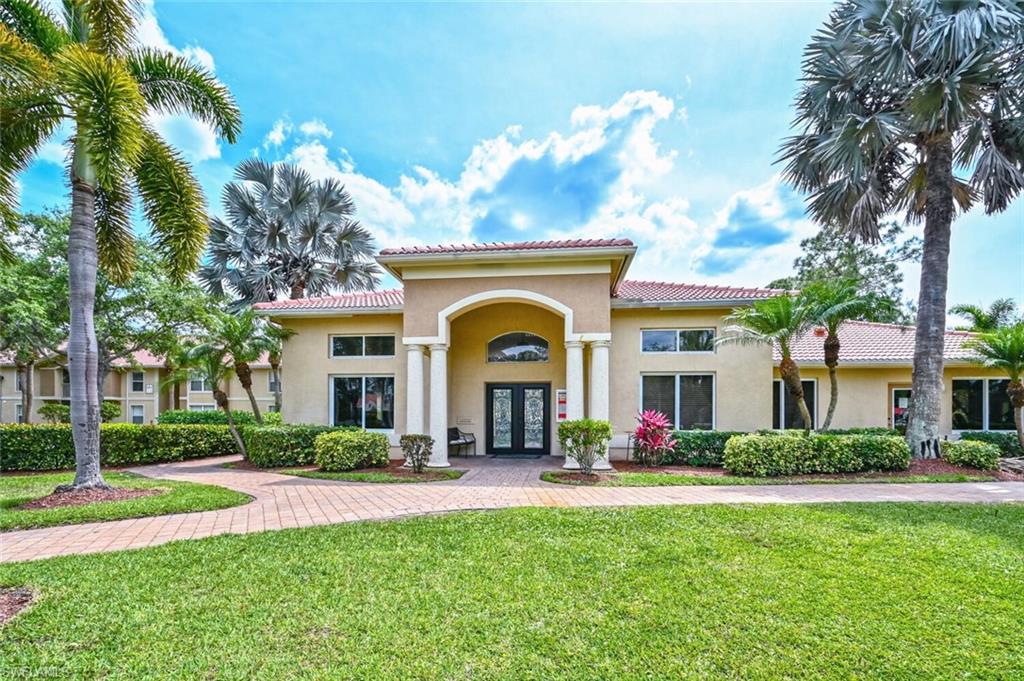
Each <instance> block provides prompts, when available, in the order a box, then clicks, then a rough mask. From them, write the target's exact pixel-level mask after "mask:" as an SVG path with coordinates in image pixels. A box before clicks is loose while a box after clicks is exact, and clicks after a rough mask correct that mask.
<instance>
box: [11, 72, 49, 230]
mask: <svg viewBox="0 0 1024 681" xmlns="http://www.w3.org/2000/svg"><path fill="white" fill-rule="evenodd" d="M62 115H63V111H62V109H61V107H60V105H59V104H58V103H57V102H56V101H55V100H54V99H53V98H52V97H51V96H50V93H49V92H47V91H41V92H38V93H33V92H27V91H26V92H20V93H18V94H17V95H16V96H11V97H8V98H5V99H3V101H2V102H0V231H7V232H13V231H14V229H15V228H16V227H17V212H18V192H17V185H16V178H17V175H18V173H20V172H21V171H23V170H24V169H25V168H26V167H27V166H28V164H29V163H30V162H31V161H32V159H33V158H35V155H36V153H37V152H38V151H39V148H40V147H41V146H42V144H43V143H44V142H45V141H46V140H47V139H48V138H49V137H50V136H51V135H52V134H53V133H54V131H55V130H56V129H57V126H58V125H59V124H60V120H61V117H62Z"/></svg>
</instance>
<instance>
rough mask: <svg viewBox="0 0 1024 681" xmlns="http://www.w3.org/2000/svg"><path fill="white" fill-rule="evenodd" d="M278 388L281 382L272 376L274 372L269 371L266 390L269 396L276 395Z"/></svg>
mask: <svg viewBox="0 0 1024 681" xmlns="http://www.w3.org/2000/svg"><path fill="white" fill-rule="evenodd" d="M280 388H281V381H280V380H278V378H277V376H275V375H274V372H273V371H271V372H270V373H268V374H267V390H268V391H269V392H270V393H271V394H273V393H276V392H277V391H278V390H279V389H280Z"/></svg>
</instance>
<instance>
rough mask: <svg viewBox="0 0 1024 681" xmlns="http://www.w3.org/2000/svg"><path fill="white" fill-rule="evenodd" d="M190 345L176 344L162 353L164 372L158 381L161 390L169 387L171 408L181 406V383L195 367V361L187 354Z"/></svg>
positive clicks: (189, 376)
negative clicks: (161, 378)
mask: <svg viewBox="0 0 1024 681" xmlns="http://www.w3.org/2000/svg"><path fill="white" fill-rule="evenodd" d="M190 350H191V348H190V347H188V346H186V345H177V346H176V347H174V348H172V349H171V350H170V351H168V352H167V353H166V354H165V355H164V370H165V371H166V374H165V375H164V378H163V380H162V381H160V389H161V391H163V390H167V389H170V391H171V405H172V406H171V409H180V408H181V384H182V383H184V382H185V381H187V380H189V378H191V376H192V372H193V369H195V361H194V360H193V358H192V357H191V356H190V355H189V351H190Z"/></svg>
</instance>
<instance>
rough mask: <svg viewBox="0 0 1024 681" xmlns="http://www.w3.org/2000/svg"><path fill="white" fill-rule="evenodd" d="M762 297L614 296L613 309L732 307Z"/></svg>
mask: <svg viewBox="0 0 1024 681" xmlns="http://www.w3.org/2000/svg"><path fill="white" fill-rule="evenodd" d="M758 300H763V299H762V298H718V299H713V300H712V299H709V300H680V301H675V302H673V301H670V300H651V301H648V300H638V299H636V298H612V309H626V310H628V309H643V310H649V309H657V310H666V311H669V310H693V309H711V308H727V307H728V308H731V307H739V306H741V305H753V304H754V303H756V302H757V301H758Z"/></svg>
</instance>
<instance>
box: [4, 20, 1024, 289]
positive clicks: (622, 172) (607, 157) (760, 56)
mask: <svg viewBox="0 0 1024 681" xmlns="http://www.w3.org/2000/svg"><path fill="white" fill-rule="evenodd" d="M828 8H829V5H828V4H827V3H814V2H774V3H773V2H756V3H754V2H752V3H728V4H725V3H697V4H649V5H639V4H632V5H615V4H576V3H562V4H542V3H533V4H514V3H502V4H479V5H477V4H466V3H434V4H413V3H401V4H393V5H386V4H381V3H374V4H341V3H329V2H315V3H313V2H310V3H302V2H288V3H258V2H245V3H241V2H162V1H160V0H158V1H157V2H156V4H155V5H153V4H148V5H146V17H145V21H144V24H143V27H142V33H143V40H144V41H145V42H147V43H148V44H151V45H157V46H161V47H163V48H165V49H171V50H176V51H179V52H181V53H183V54H186V55H188V56H189V57H190V58H192V59H194V60H197V61H198V62H200V63H202V64H204V65H206V66H208V67H210V68H212V69H214V70H215V72H216V74H217V75H218V77H220V78H221V80H223V81H224V82H225V83H227V85H228V86H229V87H230V88H231V89H232V91H233V92H234V93H235V95H236V96H237V98H238V101H239V104H240V105H241V108H242V112H243V115H244V127H243V133H242V136H241V139H240V141H239V142H238V143H237V144H235V145H226V144H224V143H222V142H219V141H218V140H217V139H216V138H215V137H214V136H213V135H212V134H211V133H210V131H209V130H208V129H205V128H204V127H203V126H200V125H196V124H193V123H191V122H189V121H185V120H181V119H177V118H174V117H162V118H160V119H159V120H157V121H156V125H157V126H158V127H159V129H160V130H161V131H162V132H163V133H164V134H165V135H166V136H167V137H168V138H169V139H171V140H172V141H173V142H174V143H175V144H177V145H178V147H179V148H181V149H182V150H183V151H184V153H185V154H186V155H187V156H188V157H189V158H190V159H191V160H192V161H193V162H194V163H195V167H196V170H197V172H198V174H199V177H200V179H201V181H202V183H203V186H204V188H205V190H206V193H207V197H208V201H209V202H210V209H211V211H213V212H218V211H219V210H220V199H219V197H220V190H221V187H222V186H223V184H224V183H225V182H226V181H228V180H230V179H231V174H232V169H233V167H234V166H235V164H237V163H238V162H239V161H240V160H242V159H243V158H245V157H247V156H250V155H253V154H258V155H259V156H261V157H263V158H266V159H271V160H291V161H295V162H297V163H299V164H301V165H302V166H303V167H305V168H306V169H307V170H309V171H310V172H311V173H312V174H314V175H316V176H318V177H327V176H335V177H339V178H341V179H342V180H343V181H344V182H345V184H346V186H347V187H348V189H349V191H350V192H351V194H352V195H353V197H354V199H355V201H356V205H357V209H358V217H359V219H360V220H361V221H362V222H363V223H364V224H365V225H367V226H369V227H370V228H371V229H372V230H373V232H374V233H375V235H376V237H377V240H378V243H379V245H380V246H381V247H384V246H395V245H407V244H431V243H441V242H445V243H446V242H468V241H499V240H501V241H505V240H520V239H547V238H564V237H574V236H587V237H612V236H617V237H618V236H624V237H628V238H631V239H633V240H634V241H635V242H636V243H637V244H638V245H639V247H640V254H639V257H638V259H637V261H636V263H635V264H634V265H633V268H632V271H631V277H633V278H644V279H659V280H668V281H685V282H713V283H721V284H738V285H764V284H765V283H767V282H768V281H770V280H772V279H774V278H776V277H778V276H783V275H785V274H788V273H789V271H790V266H791V263H792V260H793V258H794V256H795V255H796V254H797V252H798V246H797V244H798V242H799V240H800V239H801V238H803V237H806V236H808V235H810V234H813V233H814V231H815V229H816V228H815V226H814V225H813V224H812V223H811V222H810V221H808V220H807V219H806V218H805V216H804V204H803V198H802V197H801V196H800V195H799V194H796V193H794V192H793V191H792V190H791V189H789V188H788V187H786V186H785V185H784V184H782V183H780V182H779V180H778V179H777V176H776V175H777V172H778V166H775V165H773V160H774V158H775V153H776V150H777V149H778V146H779V142H780V140H781V139H782V138H783V137H784V136H785V135H787V134H788V130H789V121H790V119H791V117H792V109H791V102H792V98H793V95H794V93H795V91H796V87H797V79H798V77H799V64H800V54H801V50H802V47H803V45H804V43H805V42H806V41H807V39H808V37H809V36H810V35H811V34H812V33H813V31H815V30H816V28H817V27H818V26H819V25H820V24H821V22H822V21H823V19H824V18H825V16H826V15H827V12H828ZM63 162H64V161H63V150H62V147H61V145H60V142H59V140H55V141H54V143H53V144H50V145H48V146H47V148H46V149H45V150H44V153H43V154H42V155H41V158H40V159H39V161H37V162H36V163H35V164H34V165H33V166H32V168H30V169H29V171H28V172H26V173H25V175H24V176H23V177H22V178H21V187H22V204H23V208H24V209H26V210H36V209H39V208H42V207H44V206H49V205H56V204H61V203H64V202H66V197H65V196H66V185H65V181H64V179H63V177H62V167H63ZM906 274H907V282H906V288H907V292H908V294H910V295H916V289H917V281H916V279H917V276H918V273H917V271H916V269H915V268H908V270H907V272H906ZM1000 296H1010V297H1015V298H1017V299H1018V301H1022V302H1024V201H1021V200H1019V201H1018V202H1017V203H1016V204H1015V205H1014V206H1013V207H1012V208H1011V210H1010V211H1009V212H1007V213H1006V214H1003V215H1001V216H996V217H986V216H984V215H983V214H980V213H978V214H973V213H972V214H970V215H967V216H964V217H962V218H961V219H960V220H959V221H958V222H957V224H956V225H955V227H954V240H953V256H952V262H951V273H950V300H951V301H952V302H977V303H987V302H988V301H990V300H992V299H993V298H996V297H1000Z"/></svg>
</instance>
